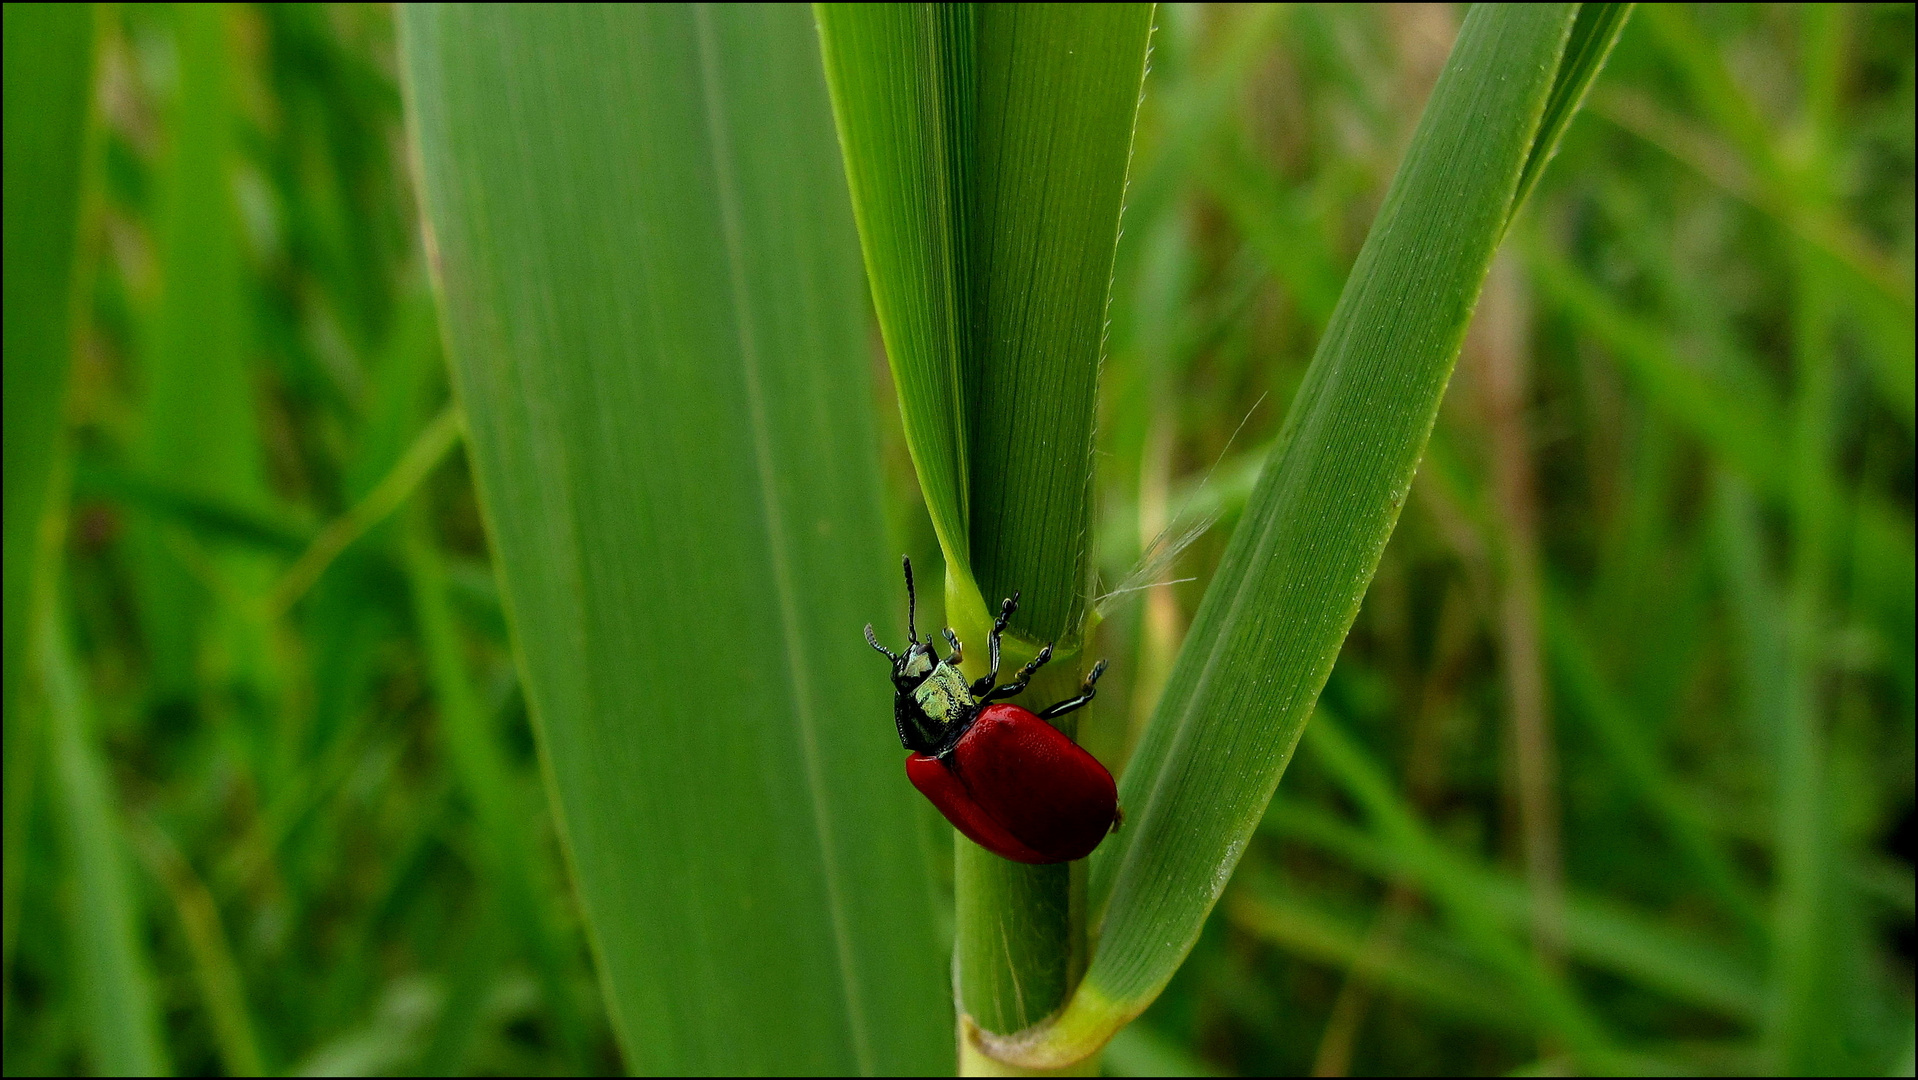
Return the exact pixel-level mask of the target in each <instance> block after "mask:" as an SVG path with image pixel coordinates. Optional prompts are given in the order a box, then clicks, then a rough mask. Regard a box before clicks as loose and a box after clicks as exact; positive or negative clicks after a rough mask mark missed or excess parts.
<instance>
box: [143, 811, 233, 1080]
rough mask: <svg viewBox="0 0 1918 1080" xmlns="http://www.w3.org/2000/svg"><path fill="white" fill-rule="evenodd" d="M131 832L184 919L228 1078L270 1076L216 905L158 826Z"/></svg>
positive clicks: (196, 973)
mask: <svg viewBox="0 0 1918 1080" xmlns="http://www.w3.org/2000/svg"><path fill="white" fill-rule="evenodd" d="M132 828H133V835H132V837H131V839H132V840H133V842H134V846H135V849H136V850H137V851H138V852H139V855H140V859H141V861H142V862H144V863H146V866H147V870H148V871H149V872H150V873H152V875H153V876H154V877H155V878H157V879H158V880H159V882H160V885H161V886H162V887H163V888H165V889H166V891H167V895H168V896H169V897H170V898H171V899H172V901H173V909H174V912H175V914H177V915H178V916H179V918H180V929H181V930H183V931H185V933H186V941H187V951H188V952H190V953H191V954H192V955H193V974H194V977H195V979H196V981H198V982H199V984H200V997H201V998H202V999H203V1000H204V1002H205V1005H206V1010H207V1013H208V1015H209V1018H210V1019H211V1020H212V1026H213V1037H214V1041H215V1043H216V1044H217V1045H218V1046H219V1049H220V1065H221V1067H222V1068H224V1069H225V1070H226V1074H227V1075H228V1076H265V1075H267V1071H266V1066H265V1065H264V1064H263V1063H262V1062H261V1059H260V1047H259V1040H258V1039H257V1038H255V1036H254V1033H253V1019H252V1015H251V1012H250V1010H249V1007H248V1005H247V1000H246V985H245V983H244V981H243V979H242V977H241V975H240V966H239V964H237V963H235V962H234V959H233V949H232V946H231V945H229V944H228V942H227V933H226V928H225V927H224V926H222V925H221V923H220V907H219V904H218V902H217V901H215V900H214V898H213V893H212V892H211V891H210V890H209V889H208V888H207V887H206V884H205V883H204V882H202V881H201V880H200V877H199V875H198V874H195V873H194V872H193V867H192V866H190V865H189V864H188V863H187V861H186V858H185V857H184V856H182V855H181V854H180V849H179V848H178V847H177V846H176V845H175V844H174V843H173V840H172V838H171V837H169V836H167V835H166V833H164V832H162V831H161V830H160V827H159V826H157V825H155V824H153V823H152V822H151V821H148V820H145V819H139V820H136V821H134V822H133V823H132Z"/></svg>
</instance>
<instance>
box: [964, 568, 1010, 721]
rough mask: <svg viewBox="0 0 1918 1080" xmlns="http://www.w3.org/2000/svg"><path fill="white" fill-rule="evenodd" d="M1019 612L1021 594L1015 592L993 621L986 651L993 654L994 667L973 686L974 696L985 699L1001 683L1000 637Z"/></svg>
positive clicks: (1007, 598)
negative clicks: (1014, 613) (1013, 615)
mask: <svg viewBox="0 0 1918 1080" xmlns="http://www.w3.org/2000/svg"><path fill="white" fill-rule="evenodd" d="M1018 610H1019V593H1018V592H1017V591H1016V590H1015V591H1014V592H1013V594H1012V595H1011V596H1008V597H1006V602H1005V603H1003V604H1000V605H999V617H998V618H997V619H995V620H993V623H992V633H991V634H988V635H987V636H986V649H987V651H988V652H990V653H991V654H992V665H991V668H990V670H988V671H987V672H986V674H985V676H984V677H982V678H980V679H979V680H978V681H977V682H975V683H973V684H972V696H973V697H976V698H983V697H986V696H987V695H989V694H991V693H992V688H993V687H994V686H996V685H997V684H998V682H999V636H1000V635H1001V634H1004V633H1005V632H1006V624H1007V623H1009V622H1011V621H1012V613H1013V612H1015V611H1018Z"/></svg>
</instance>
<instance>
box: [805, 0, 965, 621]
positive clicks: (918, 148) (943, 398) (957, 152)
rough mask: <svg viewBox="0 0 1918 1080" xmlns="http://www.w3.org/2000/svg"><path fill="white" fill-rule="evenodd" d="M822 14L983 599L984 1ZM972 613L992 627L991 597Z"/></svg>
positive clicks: (844, 120) (890, 281) (902, 372)
mask: <svg viewBox="0 0 1918 1080" xmlns="http://www.w3.org/2000/svg"><path fill="white" fill-rule="evenodd" d="M814 17H815V20H816V22H817V26H818V33H819V42H820V52H821V54H822V55H823V56H824V58H825V66H826V81H827V84H828V85H829V86H830V87H831V91H832V102H833V112H834V115H835V118H836V119H837V121H838V130H839V140H840V151H841V154H842V155H843V157H844V160H845V168H846V182H847V185H848V187H850V188H851V190H852V205H853V214H854V216H855V217H856V218H857V220H858V223H859V240H860V246H861V249H862V250H863V251H864V253H865V263H866V280H867V282H868V283H869V284H870V286H871V288H872V298H873V306H874V307H875V308H876V309H877V311H878V313H879V331H880V334H881V336H882V337H883V338H884V339H885V342H886V358H887V360H888V361H889V362H890V364H891V366H892V378H893V384H894V385H895V386H896V387H897V389H898V393H899V403H900V409H899V411H900V415H901V417H902V418H903V420H904V423H905V431H906V445H907V446H908V447H909V448H910V449H911V451H912V460H913V467H914V469H915V470H916V471H917V472H918V474H919V488H920V491H921V493H922V494H923V495H924V497H925V500H926V511H927V513H928V514H930V515H931V517H932V526H933V529H934V531H936V532H937V533H938V535H939V546H940V547H941V549H943V550H944V552H945V556H946V574H947V576H948V577H949V578H951V579H956V583H957V584H956V595H960V596H973V597H976V596H977V595H978V587H977V586H976V585H975V584H974V583H973V579H972V563H971V545H970V539H969V538H970V524H969V523H970V520H971V519H970V514H969V512H968V502H969V491H970V487H969V484H968V478H967V460H966V440H967V434H968V430H969V428H968V424H967V420H966V417H967V416H968V413H969V410H968V408H967V401H966V388H967V381H968V380H967V378H966V375H965V370H966V365H967V362H968V360H969V358H970V357H971V355H972V352H973V345H972V340H973V339H972V334H973V320H972V307H973V300H972V291H971V274H970V273H968V267H969V258H970V252H971V239H970V233H969V227H970V223H971V217H972V214H971V206H970V201H969V194H968V193H969V188H970V185H969V184H968V182H967V178H968V171H969V169H970V168H971V166H972V158H973V154H972V141H973V135H974V131H973V128H974V114H975V111H976V101H977V96H978V95H977V90H976V87H975V85H974V84H975V81H976V80H975V69H976V46H977V38H978V26H977V12H976V10H975V5H972V4H942V5H934V4H817V5H815V6H814ZM954 588H955V587H952V586H949V588H948V592H949V594H953V593H954ZM973 615H974V621H980V620H983V619H984V618H985V615H986V612H985V608H984V606H983V601H981V602H980V606H979V610H978V611H977V612H974V613H973Z"/></svg>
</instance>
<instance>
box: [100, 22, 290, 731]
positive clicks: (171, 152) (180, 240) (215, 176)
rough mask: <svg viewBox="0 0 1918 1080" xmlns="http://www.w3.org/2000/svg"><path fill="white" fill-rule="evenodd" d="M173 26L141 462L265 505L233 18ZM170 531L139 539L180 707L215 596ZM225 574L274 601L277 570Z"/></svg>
mask: <svg viewBox="0 0 1918 1080" xmlns="http://www.w3.org/2000/svg"><path fill="white" fill-rule="evenodd" d="M171 17H172V22H173V23H174V26H175V35H174V40H175V42H176V44H177V48H178V52H179V59H178V64H179V76H178V78H179V88H178V90H177V92H176V95H175V99H174V101H173V105H172V108H171V110H170V111H169V112H168V114H167V116H168V124H167V128H166V134H167V139H168V147H167V149H166V151H165V164H164V165H163V166H162V169H161V172H160V177H159V184H160V189H161V190H160V195H159V198H160V206H159V211H158V220H157V227H156V233H157V235H156V237H155V245H156V251H157V255H158V259H159V270H160V279H161V283H160V299H159V304H158V307H157V309H156V310H155V311H154V312H153V313H152V318H151V320H150V323H149V325H148V327H147V333H146V335H145V340H144V349H143V357H142V359H143V361H144V367H143V370H142V372H141V375H142V379H143V382H144V384H145V389H146V398H145V401H144V403H143V405H142V416H143V427H142V432H141V438H140V444H139V446H138V451H137V453H138V461H139V464H140V467H141V469H142V470H143V471H144V472H146V473H147V474H149V475H151V476H152V477H154V478H155V479H157V480H159V481H161V482H163V483H166V484H170V485H173V486H176V487H180V488H184V489H187V490H191V491H195V492H198V493H201V494H203V495H205V496H208V497H211V498H218V499H223V500H226V501H229V502H235V503H240V504H243V505H247V504H259V503H262V502H263V501H264V498H265V495H266V487H265V473H264V470H263V466H262V464H261V454H260V438H259V428H258V425H257V423H256V421H255V417H254V410H253V386H252V383H251V379H250V376H249V373H248V370H247V365H246V334H247V328H246V325H245V318H246V311H245V307H244V299H245V293H244V290H243V288H242V284H241V282H242V274H243V267H242V259H241V256H242V252H241V248H240V243H241V237H240V223H239V208H238V204H237V202H236V199H235V194H234V183H233V158H234V145H233V144H234V138H235V135H234V132H235V128H236V116H235V111H236V110H235V103H234V97H235V93H236V91H235V89H234V86H233V80H234V77H235V74H234V73H235V69H236V67H237V64H236V53H235V51H234V49H233V48H232V47H231V45H230V42H229V26H228V22H229V20H230V19H231V17H232V13H231V12H230V11H229V10H228V8H227V7H226V6H225V5H223V4H205V5H193V4H186V5H181V6H180V7H178V8H175V9H174V10H173V11H172V12H171ZM166 528H167V526H166V525H164V524H162V523H161V522H159V521H157V520H154V519H152V518H144V519H140V520H137V521H136V523H135V525H134V527H133V530H132V533H131V535H130V537H129V539H130V540H131V542H132V544H133V548H134V551H135V558H134V567H135V570H136V578H137V582H138V586H139V597H140V616H141V630H142V633H143V635H144V637H145V639H146V643H147V647H148V649H149V651H150V655H151V657H152V663H153V670H154V675H153V681H154V683H155V687H154V689H155V691H156V692H157V693H158V694H159V695H160V696H162V697H182V698H184V697H190V696H191V695H192V694H193V693H194V691H195V689H196V686H197V680H196V676H197V674H198V672H197V670H196V666H197V661H198V655H197V654H198V642H199V637H200V635H201V633H202V632H203V631H206V630H209V629H211V628H212V624H213V620H211V619H209V618H208V607H209V605H208V603H207V599H208V590H207V588H206V587H205V585H203V584H201V583H200V582H198V581H196V580H195V577H194V572H193V571H192V570H190V569H189V568H188V567H187V566H186V565H185V564H184V563H183V562H182V560H181V558H180V556H179V554H178V552H177V549H176V545H174V544H170V543H169V542H168V540H167V538H166V536H165V535H164V534H163V531H164V530H165V529H166ZM219 565H220V570H221V572H223V573H233V574H236V575H238V577H239V578H240V579H241V580H240V581H238V582H236V583H235V584H237V585H239V586H240V589H239V591H241V592H250V593H259V592H262V591H264V589H265V577H266V574H267V571H268V565H267V564H266V563H265V562H264V561H263V560H261V559H260V558H259V557H257V556H253V555H250V554H245V553H238V552H234V553H227V554H224V555H223V556H222V558H221V560H220V564H219ZM256 644H258V643H257V642H256ZM248 655H249V651H247V650H243V651H242V652H241V653H240V654H239V656H240V658H241V660H242V662H245V658H246V657H247V656H248ZM251 655H252V656H255V657H257V655H258V653H257V652H251Z"/></svg>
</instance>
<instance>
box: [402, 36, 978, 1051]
mask: <svg viewBox="0 0 1918 1080" xmlns="http://www.w3.org/2000/svg"><path fill="white" fill-rule="evenodd" d="M401 32H402V39H401V55H402V60H403V65H404V72H405V75H406V87H407V92H408V106H409V112H410V117H411V123H412V126H413V135H414V139H415V140H416V146H417V153H418V157H419V160H420V162H421V163H422V186H423V201H424V207H425V217H426V222H427V225H426V227H427V229H428V238H429V249H430V251H431V253H432V256H433V259H434V263H435V265H436V269H437V272H438V278H439V283H440V287H441V290H442V296H443V307H442V312H443V318H444V320H445V327H446V337H447V341H448V344H449V359H450V361H451V365H452V370H453V377H454V384H455V387H456V390H457V392H458V396H459V400H460V403H461V406H462V408H463V410H464V412H465V415H466V417H467V422H468V435H469V437H468V449H469V453H470V455H471V458H472V462H473V468H474V473H475V476H476V479H477V482H478V488H479V493H480V496H481V503H482V506H483V507H484V508H485V512H486V518H487V523H488V529H489V533H490V535H491V538H492V541H493V545H494V550H495V552H496V555H497V558H498V566H499V572H500V577H501V583H502V592H503V593H504V596H505V598H506V603H507V608H508V610H509V612H510V613H511V617H512V623H513V634H514V642H515V647H516V649H517V652H518V655H519V658H520V665H521V671H522V676H523V682H524V686H525V688H526V694H527V699H528V703H529V706H530V708H531V711H532V713H533V716H534V719H535V725H536V729H537V730H538V732H539V735H540V740H541V745H542V748H543V753H544V760H545V762H546V765H547V770H548V776H549V782H550V785H551V788H552V793H553V797H554V804H555V806H556V807H557V809H558V812H559V816H560V820H561V822H562V825H563V832H564V835H565V837H566V841H567V846H568V851H569V854H570V857H571V865H572V868H573V871H574V874H575V880H576V884H577V887H578V891H579V895H580V899H581V903H582V906H583V908H584V910H585V913H586V916H587V919H588V922H589V924H590V926H591V929H592V933H593V938H594V942H595V945H596V946H597V953H598V958H599V961H600V965H601V972H602V975H603V978H604V980H605V984H606V987H607V992H608V999H609V1000H608V1004H609V1007H610V1009H611V1012H612V1014H613V1017H614V1020H615V1027H616V1028H617V1030H618V1031H619V1033H620V1038H621V1042H622V1045H623V1048H624V1050H625V1054H626V1064H627V1066H628V1068H630V1069H632V1070H633V1071H636V1072H701V1073H767V1072H820V1073H827V1072H837V1073H846V1072H854V1071H858V1072H868V1073H871V1072H878V1073H919V1072H933V1071H943V1070H945V1069H949V1068H951V1063H952V1058H951V1050H950V1039H951V1031H952V1028H951V1026H950V1025H951V1017H950V1013H948V1012H947V1011H946V1006H945V1004H944V1001H943V998H944V994H943V987H944V985H945V976H944V973H943V972H941V971H940V970H939V962H938V956H939V954H940V950H939V947H938V944H937V942H936V941H935V940H934V938H933V932H932V912H931V905H930V890H929V888H928V882H927V880H926V877H925V865H924V863H923V861H922V856H921V853H920V849H919V845H918V843H917V841H916V839H915V835H914V830H913V829H912V828H911V827H910V823H911V822H912V821H913V820H914V819H913V817H912V812H913V808H912V805H911V803H910V802H909V801H908V800H910V799H911V798H913V797H914V796H913V794H912V792H911V789H910V788H909V787H908V786H907V785H905V784H903V783H900V782H899V776H898V772H897V770H898V759H897V754H898V750H897V746H896V744H895V743H894V735H893V733H892V730H891V729H890V728H889V727H888V726H887V725H886V724H885V723H884V722H883V720H880V719H879V718H882V717H884V716H885V715H886V684H885V681H884V680H883V679H881V678H878V677H876V675H875V668H874V666H873V665H874V663H876V661H875V659H874V658H873V656H872V655H871V654H870V652H868V650H867V649H866V646H865V644H864V642H863V641H861V640H860V627H861V625H862V624H864V623H865V622H866V621H868V620H869V619H873V618H874V617H875V616H876V615H877V616H879V619H878V621H879V622H880V623H881V625H883V626H885V627H886V630H887V632H888V634H890V635H894V636H896V635H897V634H898V630H899V627H898V617H897V615H896V614H891V613H895V612H897V610H898V606H899V605H898V603H897V596H896V589H895V588H894V587H893V586H892V570H891V560H890V559H889V558H887V556H886V554H885V552H884V550H883V548H882V547H881V537H883V535H884V527H883V522H882V518H881V514H880V507H879V479H878V474H877V466H876V464H875V462H876V458H877V446H876V440H875V437H874V433H873V431H872V428H871V424H870V417H871V412H870V409H871V397H870V395H871V384H870V382H869V381H868V375H867V368H866V367H865V365H864V364H863V363H862V362H861V361H860V360H859V359H858V358H859V357H860V356H861V355H862V354H863V353H864V346H863V344H862V339H863V335H862V333H861V327H860V323H861V313H862V310H863V306H864V305H863V303H862V300H861V296H860V291H859V290H860V284H859V266H858V252H857V249H856V248H855V247H854V244H855V237H854V232H853V223H852V220H851V216H850V214H849V213H848V209H847V198H846V189H845V187H844V182H843V180H842V179H841V175H842V174H841V172H840V166H839V161H838V160H837V155H836V154H835V153H834V149H833V132H832V121H831V115H830V112H829V109H828V102H827V97H826V87H825V82H824V78H823V74H822V72H821V70H820V67H819V59H818V52H817V46H816V44H815V38H814V35H813V29H812V26H811V25H810V21H809V20H808V18H807V13H806V11H805V10H804V9H796V8H791V7H778V6H753V7H712V8H704V7H668V6H661V7H621V8H605V7H586V6H581V7H571V6H568V7H561V8H545V9H540V10H538V11H534V10H532V9H530V8H517V9H508V8H493V7H417V8H408V9H406V10H405V11H404V12H403V13H402V16H401ZM503 120H505V121H506V122H502V121H503Z"/></svg>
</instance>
